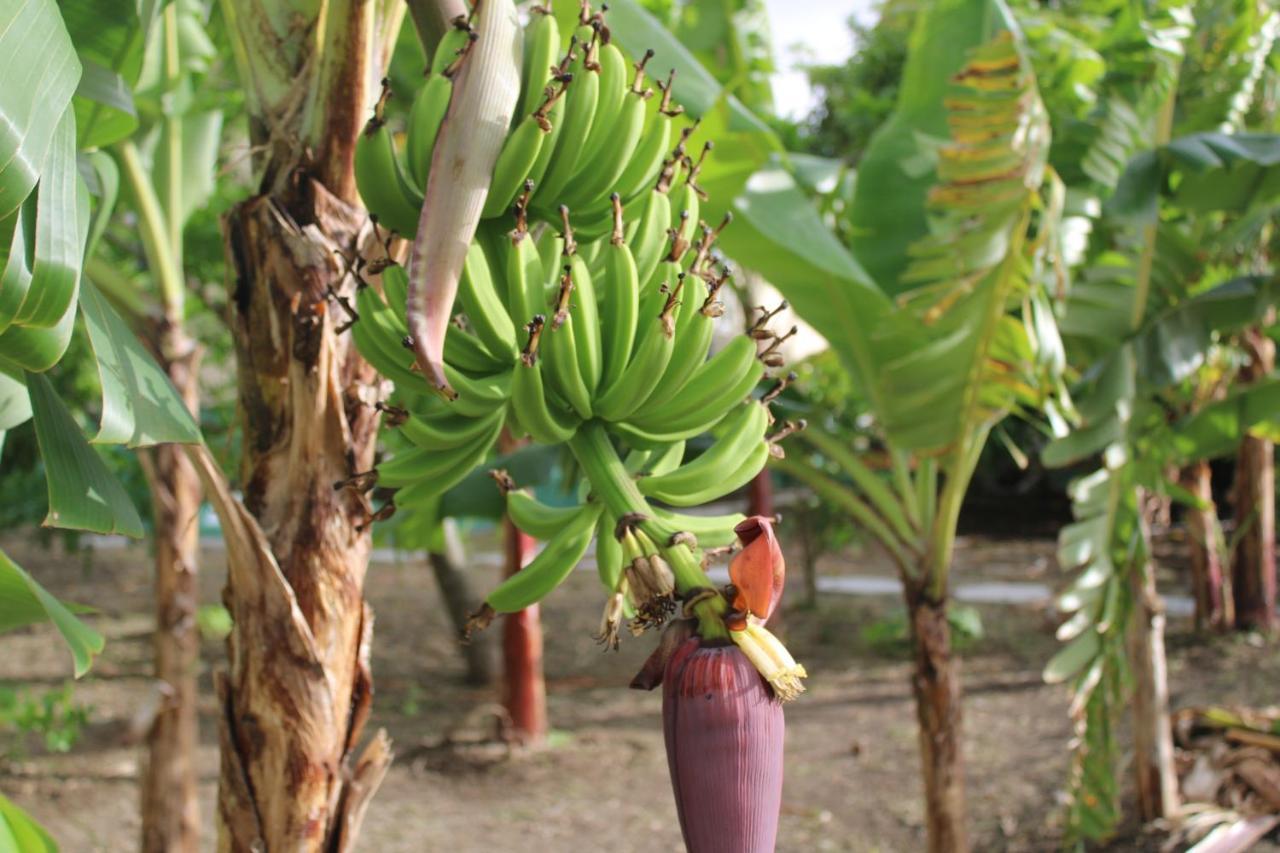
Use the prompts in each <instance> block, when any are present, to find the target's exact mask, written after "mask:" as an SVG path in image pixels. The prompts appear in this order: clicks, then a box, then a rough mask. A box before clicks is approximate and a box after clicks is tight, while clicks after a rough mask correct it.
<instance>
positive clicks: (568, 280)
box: [543, 269, 592, 420]
mask: <svg viewBox="0 0 1280 853" xmlns="http://www.w3.org/2000/svg"><path fill="white" fill-rule="evenodd" d="M572 296H573V277H572V275H570V273H569V271H568V270H567V269H566V271H565V273H564V274H563V275H562V276H561V277H560V293H559V295H558V297H557V299H556V311H555V314H554V316H553V317H552V318H551V320H550V321H549V326H548V327H547V328H544V329H543V335H545V338H546V339H545V343H544V349H543V367H544V369H545V370H546V375H547V378H548V379H550V380H551V387H552V390H554V391H555V392H556V393H558V394H559V395H560V396H561V397H563V398H564V399H565V400H567V401H568V402H569V405H571V406H573V409H574V411H576V412H577V413H578V415H579V416H580V417H581V418H582V419H583V420H586V419H588V418H590V417H591V414H592V406H591V392H590V390H588V388H587V383H586V381H585V379H584V378H583V375H582V367H581V363H580V361H579V359H578V353H579V345H578V341H577V334H576V331H575V328H574V318H573V314H572V311H571V309H570V301H571V299H572Z"/></svg>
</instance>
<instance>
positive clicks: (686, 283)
mask: <svg viewBox="0 0 1280 853" xmlns="http://www.w3.org/2000/svg"><path fill="white" fill-rule="evenodd" d="M501 6H502V4H497V3H489V2H486V3H484V4H482V5H481V6H480V7H479V9H478V11H477V13H476V16H475V17H477V18H478V20H473V21H470V22H468V21H462V20H459V21H458V22H456V26H455V29H454V30H453V31H452V32H451V33H449V34H448V35H447V36H446V37H445V39H444V40H443V41H442V42H441V44H440V47H439V48H438V50H437V52H436V55H435V57H434V59H433V61H432V63H431V69H430V70H429V71H428V74H427V78H426V80H425V81H424V83H423V85H422V88H421V89H420V90H419V91H418V92H417V93H416V95H415V96H414V102H413V106H412V107H411V108H410V110H409V114H408V119H407V133H406V138H405V141H404V148H403V151H401V150H400V149H399V148H398V147H397V145H396V143H395V140H394V139H393V138H392V137H391V136H390V135H389V131H388V129H387V125H386V123H385V122H384V118H383V115H384V113H383V108H384V106H385V96H384V99H383V102H382V103H380V104H379V107H378V110H377V112H376V114H375V116H374V118H373V119H372V120H371V121H370V123H369V125H368V128H367V130H366V134H365V135H364V137H363V138H362V139H361V141H360V143H359V145H358V148H357V155H356V156H357V182H358V185H359V188H360V192H361V195H362V196H363V197H364V199H365V200H366V202H367V203H368V205H369V207H370V210H371V213H372V214H373V215H374V216H376V217H377V221H378V222H379V223H380V224H382V225H387V226H389V227H390V228H392V229H393V230H395V231H399V232H400V233H401V234H403V235H405V236H414V237H415V250H414V251H415V255H414V257H413V258H412V259H411V261H410V264H409V269H408V270H407V271H406V270H405V269H403V268H401V267H400V266H399V265H397V264H395V263H394V262H392V261H390V260H389V258H388V259H385V260H380V261H374V262H372V264H371V267H370V268H368V269H370V270H371V271H372V272H375V273H378V274H380V279H381V288H380V289H379V288H376V287H373V286H366V287H363V288H362V289H361V290H360V292H359V294H358V296H357V300H356V304H355V305H354V315H355V316H356V317H357V318H358V319H356V320H355V321H354V326H353V335H354V338H355V341H356V344H357V346H358V347H359V348H360V351H361V353H362V354H363V355H364V356H365V357H366V358H367V359H368V360H369V361H370V362H371V363H372V364H373V365H374V366H375V367H376V368H377V369H378V370H379V371H380V372H381V373H382V374H383V375H384V376H385V377H386V378H387V379H390V380H391V381H392V382H393V383H394V384H395V392H394V396H393V399H392V400H391V401H390V402H389V403H388V404H386V405H385V410H386V412H387V418H386V419H387V421H388V422H389V423H391V424H393V425H394V426H395V428H396V429H397V430H398V432H399V433H400V435H401V436H402V437H403V438H404V439H405V441H404V442H403V445H404V449H402V450H400V451H399V452H397V453H395V454H394V455H393V456H392V457H391V458H390V459H388V460H386V461H384V462H382V463H381V464H379V466H378V468H377V472H376V475H374V474H370V475H369V476H368V477H367V478H365V479H364V481H363V485H366V486H371V485H372V484H373V483H374V482H375V481H376V482H377V484H379V485H381V486H385V487H391V488H394V489H396V490H397V491H396V493H395V497H394V500H393V503H392V504H389V505H388V506H387V507H384V509H383V510H382V511H380V512H379V513H378V514H377V517H386V516H387V515H388V514H389V513H390V512H392V511H395V510H406V509H407V510H414V511H423V512H430V511H432V508H433V507H434V505H435V504H436V502H437V501H438V499H439V498H440V496H441V495H442V494H443V493H444V492H445V491H446V490H448V489H449V488H451V487H452V486H453V485H455V484H457V483H458V482H460V481H461V480H462V479H463V478H464V477H466V476H467V475H468V474H469V473H470V472H471V471H473V470H474V469H475V468H477V466H479V465H481V463H482V462H483V461H484V460H485V459H486V457H487V456H488V454H489V452H490V450H491V449H492V447H493V446H494V443H495V441H496V440H497V438H498V436H499V435H500V434H501V433H502V432H503V431H504V430H506V431H507V432H509V433H510V434H511V435H513V436H516V437H519V436H526V435H527V436H529V437H530V438H531V439H532V440H533V441H535V442H537V443H540V444H544V445H552V446H564V447H567V448H568V450H569V451H570V452H571V453H572V456H573V458H574V459H575V460H576V462H577V465H578V468H579V471H580V473H581V477H582V485H581V488H580V489H579V492H578V497H579V499H580V502H579V504H578V505H576V506H571V507H552V506H548V505H545V504H543V503H541V502H539V501H538V500H537V499H536V498H535V497H534V496H533V495H531V494H530V493H528V492H527V491H525V490H522V489H520V488H518V487H517V484H515V483H513V482H512V481H511V479H510V478H509V477H507V476H506V475H505V474H504V473H502V472H495V478H496V479H497V480H498V483H499V486H500V487H501V488H502V490H503V492H504V493H505V494H506V500H507V508H508V513H509V515H510V517H511V518H512V520H513V521H514V522H515V524H516V525H517V526H518V527H520V528H521V529H522V530H524V531H525V532H526V533H529V534H530V535H532V536H535V537H537V538H540V539H544V540H546V542H547V545H546V547H545V549H544V550H543V551H542V552H541V553H540V554H539V555H538V556H537V557H536V558H535V559H534V560H533V562H532V563H530V564H529V565H528V566H527V567H526V568H524V569H523V570H522V571H520V572H518V573H516V574H515V575H513V576H512V577H511V578H509V579H508V580H507V581H505V582H504V583H503V584H501V585H500V586H499V587H497V588H496V589H494V590H493V591H492V592H491V593H490V594H489V595H488V596H487V598H486V599H485V603H484V606H483V607H482V608H481V609H480V611H478V612H477V613H476V614H475V615H474V617H473V620H472V621H473V625H474V626H477V627H479V626H483V625H484V624H487V623H488V621H489V620H490V619H492V618H493V616H494V615H495V614H496V613H509V612H513V611H517V610H520V609H522V608H524V607H527V606H529V605H530V604H533V603H534V602H537V601H538V600H540V599H541V598H543V597H544V596H546V595H547V594H548V593H549V592H551V590H552V589H554V588H555V587H556V586H557V585H559V584H560V583H561V582H562V581H563V580H564V579H565V578H566V577H567V576H568V574H569V573H570V572H571V571H572V570H573V568H574V567H575V566H576V565H577V564H578V563H579V561H580V560H581V559H582V558H583V556H584V554H585V553H586V551H587V549H588V547H589V546H590V544H591V541H592V539H593V538H595V539H596V540H597V546H596V556H597V560H596V562H597V565H598V569H599V574H600V579H601V582H602V583H603V585H604V587H605V590H606V594H607V596H608V598H607V602H606V606H605V611H604V617H603V620H602V626H601V630H600V635H599V639H600V641H601V642H602V643H604V644H606V646H610V647H616V645H617V643H618V639H619V633H620V628H621V626H622V624H623V622H624V620H626V619H628V618H629V619H630V626H631V629H632V631H633V632H635V633H637V634H639V633H642V632H643V631H645V630H647V629H650V628H655V627H658V626H661V625H663V624H664V623H666V622H667V621H668V620H669V619H670V618H671V617H672V616H674V615H676V614H677V613H679V612H680V611H681V610H682V609H683V612H684V615H685V616H687V617H690V618H692V619H696V622H697V625H698V633H699V634H700V635H701V636H702V637H703V638H704V639H714V640H727V639H730V638H732V640H734V641H735V642H736V644H737V645H738V647H739V648H741V649H742V650H743V652H744V653H745V654H746V657H747V658H748V659H749V660H750V661H751V662H752V663H754V664H755V665H756V667H757V669H758V670H759V671H760V672H761V674H762V675H763V676H764V677H765V679H767V680H768V683H769V684H770V685H771V687H772V691H773V693H774V695H776V696H777V697H779V698H782V699H789V698H792V697H793V696H795V695H797V694H798V693H799V692H800V691H801V689H802V687H801V682H800V678H801V677H803V675H804V670H803V668H802V667H800V666H799V665H798V664H797V663H796V662H795V661H794V660H793V659H792V658H791V656H790V654H789V653H788V652H787V651H786V649H785V648H784V647H783V646H782V645H781V643H779V642H778V641H777V640H776V639H775V638H774V637H773V636H772V635H771V634H769V632H768V631H767V630H765V629H764V628H763V627H762V625H761V623H762V620H763V619H764V618H766V617H767V614H768V611H769V610H771V609H772V606H773V604H775V603H776V598H777V593H778V592H780V588H778V589H775V584H774V583H773V574H774V572H775V571H778V572H780V570H781V559H780V554H779V555H778V559H777V560H776V561H770V560H750V561H746V562H744V561H738V563H737V565H736V566H735V569H734V576H735V578H737V580H738V581H739V582H740V583H739V584H738V587H739V588H737V589H730V590H727V591H721V590H717V589H716V588H715V587H714V585H713V584H712V583H711V582H710V580H709V579H708V578H707V576H706V574H705V572H704V569H703V563H704V559H705V551H706V549H709V548H721V547H725V546H729V545H731V544H732V543H734V542H735V541H737V540H738V536H739V534H738V533H736V532H735V528H736V527H738V526H739V525H740V524H742V523H743V521H744V519H743V517H742V516H741V515H738V514H733V515H727V516H719V517H708V516H701V515H691V514H686V513H684V512H682V511H681V510H683V509H684V508H686V507H694V506H698V505H701V504H704V503H707V502H710V501H713V500H715V499H717V498H720V497H722V496H724V495H727V494H729V493H731V492H733V491H735V490H736V489H738V488H740V487H741V486H743V485H744V484H745V483H747V482H748V481H749V480H750V479H751V478H752V477H754V476H755V475H756V474H757V473H758V472H759V471H760V470H761V469H762V468H763V467H764V465H765V463H766V461H767V460H768V459H769V458H770V456H771V455H781V449H780V448H779V446H778V444H777V442H778V441H780V440H781V439H782V438H783V437H785V436H786V435H788V434H790V433H791V432H793V431H795V429H797V428H798V426H799V425H796V424H783V425H781V426H779V427H778V428H777V429H775V430H773V431H772V432H770V430H771V428H772V426H773V418H772V416H771V414H770V411H769V404H770V402H771V401H772V399H773V397H774V396H776V392H777V390H778V389H780V388H781V387H782V386H783V385H784V384H785V382H786V381H787V380H786V378H785V377H783V378H780V379H778V381H777V382H775V383H774V385H773V388H772V389H771V390H770V391H767V392H764V393H761V394H757V393H756V389H757V386H759V385H760V383H761V381H762V379H764V378H765V374H766V371H767V370H768V369H769V368H780V367H782V363H781V359H780V357H779V355H778V353H777V344H778V337H777V336H775V335H774V334H773V333H772V332H771V331H769V330H768V328H767V325H768V321H769V320H770V319H771V317H772V314H771V313H770V312H768V311H766V310H765V309H763V308H761V309H759V316H758V318H756V321H755V323H754V324H753V325H752V327H751V329H750V330H748V331H747V332H746V333H744V334H741V335H738V336H736V337H735V338H734V339H733V340H731V341H730V342H729V343H728V344H726V345H725V346H724V347H723V348H721V349H720V350H718V351H717V352H715V353H714V354H710V347H711V342H712V335H713V332H714V331H715V328H716V325H717V320H718V319H719V318H720V316H721V314H722V312H723V305H722V303H721V301H720V298H719V296H720V293H721V291H722V289H723V288H724V287H725V285H726V282H727V281H728V279H729V275H730V273H729V270H728V268H727V266H726V264H725V263H724V262H723V259H722V258H721V257H720V256H719V254H718V252H717V251H716V249H715V242H716V239H717V237H718V235H719V232H720V230H721V228H723V227H724V225H725V224H727V221H726V223H723V224H721V225H720V226H718V227H716V228H712V227H710V226H708V225H707V224H705V223H703V222H701V221H700V216H699V212H700V205H701V203H702V201H703V200H704V198H705V194H704V192H703V191H702V189H701V188H700V187H699V186H698V182H697V179H698V174H699V171H700V169H701V166H702V162H703V158H705V156H706V154H707V152H708V150H709V149H710V145H707V146H706V147H704V148H703V149H702V150H701V151H700V152H699V154H698V155H697V156H696V157H694V156H692V155H691V154H690V153H689V152H687V151H686V147H685V146H686V142H687V140H688V138H689V136H690V135H691V133H692V123H691V122H689V121H687V120H686V119H683V118H681V111H680V109H679V108H678V107H677V106H675V105H673V103H672V101H671V77H670V76H668V78H667V80H666V83H665V84H660V88H661V90H662V94H661V96H660V97H654V92H653V90H652V89H650V88H649V87H648V86H646V85H645V81H646V65H647V63H648V62H649V61H650V60H651V58H652V52H648V53H646V54H645V55H644V56H641V57H639V58H638V60H635V61H632V59H631V58H629V57H627V56H626V55H625V54H624V53H623V51H622V50H621V49H620V48H619V47H618V46H617V45H615V44H614V43H612V41H611V40H610V36H609V30H608V26H607V24H606V22H605V18H604V16H603V14H602V13H594V14H593V13H592V11H591V9H590V6H589V5H588V4H586V3H584V4H583V5H582V9H581V13H580V15H579V17H578V19H577V26H576V29H575V30H574V31H573V32H571V33H568V34H567V38H566V37H565V35H566V34H563V33H561V31H560V29H559V26H558V25H557V22H556V18H555V17H553V16H552V15H550V14H549V13H546V12H545V11H544V10H541V9H538V8H535V9H534V10H533V12H532V17H531V21H530V23H529V25H528V27H527V29H526V31H525V33H524V37H523V48H524V49H523V52H524V56H525V62H524V63H523V66H524V72H523V78H522V80H521V84H520V87H519V93H518V96H517V97H516V103H517V106H516V108H515V109H514V111H513V117H512V119H511V126H510V130H509V133H508V134H507V136H506V138H505V140H504V142H503V143H502V146H501V150H500V152H499V153H498V154H497V157H496V163H495V165H494V168H493V171H492V176H491V182H490V186H489V190H488V196H487V200H486V201H485V202H484V205H483V209H482V210H481V211H480V217H479V219H480V221H479V223H478V226H477V228H476V231H475V235H474V239H472V240H471V241H470V243H469V244H468V245H467V246H466V247H465V256H464V257H463V258H462V265H461V270H460V276H459V282H458V285H457V287H458V289H457V308H459V309H460V310H458V311H457V313H456V314H454V315H453V316H452V317H451V318H449V317H448V316H446V319H447V320H448V322H447V324H446V325H445V329H444V330H443V335H442V339H432V338H433V335H434V334H435V332H434V327H433V326H432V325H431V321H430V318H428V321H427V322H422V320H423V314H424V311H426V310H427V303H428V302H431V300H435V299H438V293H437V292H436V290H435V289H434V288H435V284H434V282H433V281H431V280H429V277H430V275H431V274H432V273H430V271H429V268H430V266H431V263H432V261H431V259H430V257H429V250H428V252H424V253H422V254H426V255H427V257H426V258H424V257H422V256H421V255H420V254H419V253H418V250H419V248H420V247H423V246H424V245H425V244H426V243H428V242H429V239H430V238H429V236H428V237H427V238H424V233H423V228H425V227H429V226H428V225H427V211H428V210H429V209H430V208H431V206H432V201H431V195H432V189H431V188H432V186H433V182H435V181H436V180H437V174H438V172H439V170H442V169H447V168H448V166H449V164H448V163H447V162H446V163H442V162H441V161H442V157H441V155H440V150H441V148H440V147H439V146H440V145H443V144H445V143H444V142H443V139H444V134H445V133H446V132H447V131H448V130H449V122H450V121H451V120H452V116H453V109H454V107H453V106H451V104H452V103H456V99H457V98H458V97H459V95H458V94H457V92H456V91H455V87H454V86H453V85H452V83H451V82H450V81H451V79H452V78H456V77H458V76H459V75H461V74H463V73H465V72H466V69H467V64H468V62H470V61H473V59H474V55H475V53H476V52H477V51H479V50H481V49H483V47H484V40H485V38H486V37H492V36H487V33H491V32H492V31H493V22H492V20H486V19H485V16H486V15H494V16H496V15H500V14H501V13H502V12H501V8H500V7H501ZM419 207H422V208H423V213H422V215H421V217H419V215H418V208H419ZM419 219H421V220H422V222H423V224H421V225H420V224H419ZM423 270H427V272H422V271H423ZM415 279H423V280H415ZM432 304H433V305H434V306H435V310H438V305H437V304H436V303H432ZM445 310H449V309H448V306H447V305H446V306H445ZM708 433H709V434H710V436H711V439H712V443H711V446H710V448H709V449H707V450H705V451H703V452H702V453H701V454H700V455H698V456H696V457H695V458H694V459H692V461H689V462H685V461H684V456H685V449H686V444H687V443H688V442H690V441H692V440H694V439H696V438H698V437H699V436H702V435H704V434H708ZM752 529H754V528H752ZM740 556H741V555H740ZM748 566H750V569H748V568H747V567H748ZM756 575H759V576H760V578H767V582H766V581H764V580H760V579H759V578H757V577H756ZM747 589H750V590H754V591H755V592H753V593H751V594H748V593H747V592H744V590H747ZM760 590H765V591H764V592H760Z"/></svg>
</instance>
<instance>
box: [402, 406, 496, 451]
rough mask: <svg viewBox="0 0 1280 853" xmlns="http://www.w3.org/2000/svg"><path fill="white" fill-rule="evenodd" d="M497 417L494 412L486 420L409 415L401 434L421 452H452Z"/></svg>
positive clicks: (486, 429)
mask: <svg viewBox="0 0 1280 853" xmlns="http://www.w3.org/2000/svg"><path fill="white" fill-rule="evenodd" d="M500 415H501V413H500V412H498V411H495V412H494V413H493V414H491V415H489V416H488V417H487V418H469V417H466V416H465V415H458V414H450V415H447V416H445V417H443V418H424V417H420V416H419V415H418V414H417V413H412V412H411V413H410V415H409V418H408V420H406V421H405V422H404V423H403V424H401V425H400V432H401V434H402V435H404V437H405V438H407V439H409V442H410V443H411V444H413V446H414V447H417V448H420V449H422V450H437V451H438V450H453V449H454V448H456V447H461V446H462V445H464V444H467V443H469V442H471V441H472V440H474V439H475V438H477V437H478V436H480V435H481V434H483V433H485V432H487V431H489V430H490V429H491V428H492V426H493V423H492V421H493V418H495V417H499V416H500Z"/></svg>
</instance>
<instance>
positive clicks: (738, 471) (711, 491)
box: [641, 439, 769, 507]
mask: <svg viewBox="0 0 1280 853" xmlns="http://www.w3.org/2000/svg"><path fill="white" fill-rule="evenodd" d="M695 461H696V460H695ZM768 461H769V442H767V441H765V440H764V439H759V440H758V441H757V442H756V444H755V445H753V446H751V447H750V448H749V449H748V450H747V453H746V455H745V456H744V457H742V459H741V460H740V461H739V464H738V466H737V467H736V468H734V469H733V470H731V471H730V472H729V473H728V475H727V476H722V477H720V478H719V479H717V480H716V481H714V482H706V481H704V482H703V483H702V484H701V485H700V486H697V487H694V488H691V489H689V490H687V491H666V490H663V494H662V495H661V496H658V495H655V496H654V497H657V498H658V499H659V500H661V501H663V502H665V503H668V504H671V505H672V506H681V507H684V506H698V505H699V504H704V503H708V502H710V501H713V500H716V499H717V498H721V497H724V496H725V495H727V494H730V493H732V492H736V491H737V490H738V489H740V488H742V487H743V486H745V485H746V484H747V483H749V482H750V481H751V478H752V477H754V476H755V475H756V474H759V473H760V469H762V468H763V467H764V465H765V463H766V462H768ZM643 482H644V481H643V480H642V481H641V483H643Z"/></svg>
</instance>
